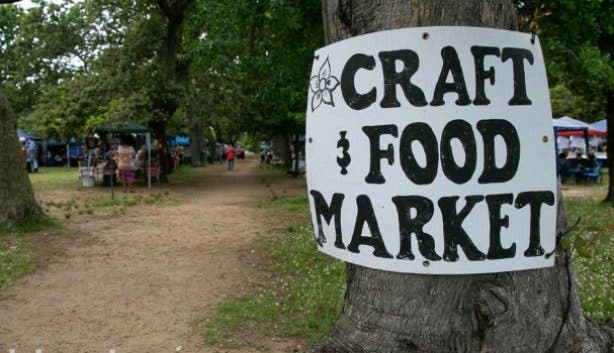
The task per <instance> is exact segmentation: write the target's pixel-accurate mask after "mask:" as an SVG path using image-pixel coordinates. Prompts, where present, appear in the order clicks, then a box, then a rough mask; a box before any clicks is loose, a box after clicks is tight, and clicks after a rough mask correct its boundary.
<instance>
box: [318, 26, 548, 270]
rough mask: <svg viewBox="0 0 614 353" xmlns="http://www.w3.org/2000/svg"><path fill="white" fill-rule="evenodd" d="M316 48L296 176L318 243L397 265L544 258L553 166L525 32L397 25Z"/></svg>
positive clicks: (350, 257)
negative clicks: (305, 191) (303, 183)
mask: <svg viewBox="0 0 614 353" xmlns="http://www.w3.org/2000/svg"><path fill="white" fill-rule="evenodd" d="M425 34H426V35H425ZM427 39H428V40H427ZM316 57H326V60H325V62H324V63H321V62H319V61H318V60H315V61H314V65H313V69H312V70H313V74H312V81H311V83H310V95H311V96H310V97H309V98H310V105H309V107H308V109H307V134H308V136H311V137H313V138H314V139H317V141H318V143H317V144H315V143H310V144H308V146H307V184H308V188H309V195H310V207H311V213H312V221H313V224H314V235H315V239H316V242H317V243H318V247H319V248H320V250H321V251H323V252H325V253H327V254H329V255H332V256H335V257H337V258H340V259H342V260H344V261H348V262H352V263H357V264H360V265H363V266H367V267H373V268H379V269H383V270H389V271H396V272H418V273H430V274H460V273H482V272H499V271H512V270H522V269H529V268H538V267H546V266H552V264H553V259H552V258H548V257H546V256H544V255H545V254H546V252H547V251H550V250H552V249H553V248H554V245H555V244H554V238H555V234H554V232H555V217H556V209H555V207H554V205H555V203H556V194H555V190H556V177H555V165H554V159H553V157H552V156H553V150H554V146H553V145H552V138H551V136H552V126H551V121H550V120H551V112H550V106H549V97H548V91H547V82H546V76H545V68H544V63H543V57H542V54H541V49H540V47H539V42H538V41H536V43H531V36H530V35H526V34H522V33H517V32H509V31H502V30H493V29H486V28H471V27H429V28H428V31H425V29H424V28H422V29H421V28H408V29H400V30H394V31H385V32H378V33H372V34H368V35H364V36H359V37H354V38H351V39H348V40H345V41H341V42H337V43H335V44H332V45H330V46H327V47H324V48H321V49H319V50H318V51H317V52H316ZM337 77H339V80H337ZM328 82H330V84H328ZM316 83H317V85H316ZM337 87H339V88H340V89H336V88H337ZM320 100H321V102H320ZM350 146H351V156H350ZM333 150H335V151H336V152H333ZM538 168H539V170H540V173H536V172H535V171H536V169H538ZM333 240H334V241H333Z"/></svg>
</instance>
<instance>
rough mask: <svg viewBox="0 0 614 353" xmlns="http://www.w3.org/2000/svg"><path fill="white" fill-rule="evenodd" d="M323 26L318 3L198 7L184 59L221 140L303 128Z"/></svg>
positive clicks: (232, 3)
mask: <svg viewBox="0 0 614 353" xmlns="http://www.w3.org/2000/svg"><path fill="white" fill-rule="evenodd" d="M321 23H322V20H321V8H320V2H319V1H315V0H309V1H274V0H267V1H261V2H256V3H253V2H245V1H241V0H233V1H226V2H207V1H204V2H199V3H198V5H197V8H196V10H195V11H194V14H193V15H192V17H191V20H190V22H189V23H188V28H187V30H188V33H189V34H188V36H187V37H188V38H189V40H188V42H186V53H185V55H186V57H189V58H191V63H192V64H191V69H192V71H193V72H194V74H193V76H192V77H193V79H196V81H195V83H197V85H194V86H193V87H192V88H191V90H192V92H193V94H194V95H195V96H196V97H197V100H199V101H201V102H204V103H205V104H203V105H201V106H200V109H201V111H203V113H204V114H206V115H207V116H208V118H207V119H208V120H207V123H208V124H209V125H211V126H213V127H214V128H215V129H216V132H217V133H218V135H222V136H228V135H230V134H232V132H233V131H236V130H237V129H238V130H239V131H241V130H243V131H247V132H248V133H250V134H256V133H265V134H269V135H271V134H279V133H295V132H301V131H302V130H303V124H302V121H301V114H302V113H303V112H304V110H305V106H306V104H307V103H306V96H307V95H306V93H305V92H306V88H305V87H306V82H307V78H308V76H309V70H310V68H311V61H312V59H313V51H314V50H315V49H316V48H317V47H319V46H321V45H323V30H322V24H321ZM203 83H204V85H203ZM201 97H202V98H201ZM223 139H224V138H223ZM225 139H226V140H231V139H233V138H232V137H226V138H225ZM235 139H236V136H235Z"/></svg>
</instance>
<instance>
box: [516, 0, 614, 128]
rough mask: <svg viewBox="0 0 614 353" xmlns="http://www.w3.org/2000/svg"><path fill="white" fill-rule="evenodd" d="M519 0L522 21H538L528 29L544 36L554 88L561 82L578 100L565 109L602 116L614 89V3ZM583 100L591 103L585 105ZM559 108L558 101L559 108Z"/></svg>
mask: <svg viewBox="0 0 614 353" xmlns="http://www.w3.org/2000/svg"><path fill="white" fill-rule="evenodd" d="M516 3H517V7H518V9H519V11H520V12H521V14H523V15H524V17H523V18H524V22H525V23H527V22H528V23H531V22H533V23H535V24H534V25H533V26H526V28H525V29H527V30H529V29H532V30H535V31H536V32H537V33H538V34H539V36H540V41H541V44H542V49H543V51H544V57H545V59H546V65H547V69H548V78H549V82H550V84H551V85H552V87H554V88H556V87H557V86H558V87H560V86H561V85H563V86H565V87H567V89H569V90H570V91H571V92H573V95H574V96H575V97H576V99H574V102H575V103H577V104H568V105H567V108H568V109H571V111H573V112H574V113H573V114H577V115H575V116H577V117H582V118H583V119H585V120H588V121H595V120H599V119H602V118H603V115H604V110H605V97H606V95H607V94H608V92H611V91H612V90H614V61H613V60H614V25H612V23H614V11H612V9H613V8H614V2H613V1H612V0H586V1H575V0H548V1H545V0H532V1H516ZM536 9H537V11H536ZM554 88H553V89H554ZM559 89H560V88H559ZM581 101H585V102H591V103H590V104H581ZM561 107H562V106H561V105H558V106H557V109H560V108H561ZM578 111H580V112H578ZM558 112H559V114H560V115H572V114H571V113H570V112H562V111H560V110H559V111H558Z"/></svg>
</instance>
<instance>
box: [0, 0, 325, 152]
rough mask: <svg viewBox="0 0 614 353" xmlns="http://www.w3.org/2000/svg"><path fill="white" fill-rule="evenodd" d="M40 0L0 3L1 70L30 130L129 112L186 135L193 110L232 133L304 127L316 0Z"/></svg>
mask: <svg viewBox="0 0 614 353" xmlns="http://www.w3.org/2000/svg"><path fill="white" fill-rule="evenodd" d="M36 3H37V5H38V6H37V7H34V8H31V9H29V10H24V9H21V8H19V7H17V6H3V7H2V8H1V9H0V23H1V25H0V26H1V28H0V36H2V42H3V43H4V45H3V48H2V53H1V54H0V67H1V68H2V69H0V81H1V82H2V83H3V85H4V87H5V89H6V91H7V95H8V97H9V100H10V102H11V103H12V105H13V107H14V110H15V112H16V115H17V116H18V121H19V125H20V126H21V127H23V128H26V129H27V130H30V131H33V132H36V133H39V134H41V135H43V136H46V137H59V138H69V137H70V136H80V135H83V134H84V133H87V132H91V131H93V129H94V128H95V127H96V126H98V125H100V124H102V123H104V122H107V121H114V120H122V119H126V120H135V121H139V122H142V123H146V124H149V125H150V126H162V128H163V130H164V131H166V129H168V131H166V132H167V133H170V134H178V133H183V134H186V133H188V129H189V126H188V119H187V115H188V114H187V113H188V112H192V113H193V114H194V115H195V116H197V117H198V120H199V121H198V122H199V123H200V124H202V125H203V126H209V127H211V128H213V129H214V130H215V131H216V133H217V134H218V135H219V136H218V138H219V139H222V140H228V141H230V140H236V139H237V138H238V136H239V135H240V134H243V133H249V134H251V135H259V136H263V137H270V136H273V135H276V134H287V133H299V132H301V131H302V129H303V123H304V110H305V107H306V101H305V99H306V95H305V82H307V81H306V80H307V77H308V74H309V72H308V71H309V68H310V62H311V59H312V58H311V55H312V53H313V51H314V50H315V49H316V48H317V47H319V46H321V45H322V43H323V35H322V25H321V21H320V14H321V11H320V3H319V2H318V1H314V0H310V1H298V0H294V1H277V0H264V1H257V2H247V1H243V0H232V1H228V2H218V1H198V2H193V3H192V2H190V1H180V0H174V1H173V0H169V1H162V0H160V1H153V0H151V1H120V2H111V1H108V0H93V1H87V2H73V1H68V2H66V3H64V4H62V5H56V4H53V3H51V2H49V1H45V0H39V1H37V2H36ZM192 5H193V6H192ZM182 6H183V7H182ZM178 9H181V10H182V11H184V13H183V15H182V16H183V17H184V18H183V20H182V21H184V23H183V24H182V26H181V28H179V30H180V32H181V33H179V34H180V35H179V36H177V35H176V33H175V34H172V33H170V32H169V31H171V30H172V29H171V28H170V26H172V25H173V23H174V22H173V21H176V18H175V17H172V16H171V17H169V16H170V15H172V14H173V13H174V12H173V11H176V10H178ZM169 11H170V12H169ZM173 16H174V15H173ZM173 35H175V37H173ZM171 37H172V38H171ZM173 41H174V43H173ZM168 50H175V53H171V54H170V55H171V56H172V58H171V57H169V56H168V55H169V53H164V52H165V51H168ZM173 55H174V56H173ZM169 67H171V69H172V75H170V74H169V71H168V70H169Z"/></svg>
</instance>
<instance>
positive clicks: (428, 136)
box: [399, 123, 439, 185]
mask: <svg viewBox="0 0 614 353" xmlns="http://www.w3.org/2000/svg"><path fill="white" fill-rule="evenodd" d="M414 141H418V142H420V144H421V145H422V148H423V149H424V153H425V154H426V165H425V166H424V168H422V167H421V166H420V164H418V162H417V161H416V156H415V155H414V151H413V150H412V148H411V145H412V142H414ZM399 149H400V152H401V168H403V172H405V175H406V176H407V177H408V178H409V180H411V181H412V182H413V183H415V184H417V185H424V184H430V183H432V182H433V180H435V177H436V176H437V169H438V167H439V151H438V148H437V137H435V134H434V133H433V130H432V129H431V127H430V126H429V125H428V124H427V123H412V124H409V125H407V126H406V127H405V129H404V130H403V133H402V134H401V143H400V147H399Z"/></svg>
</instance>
